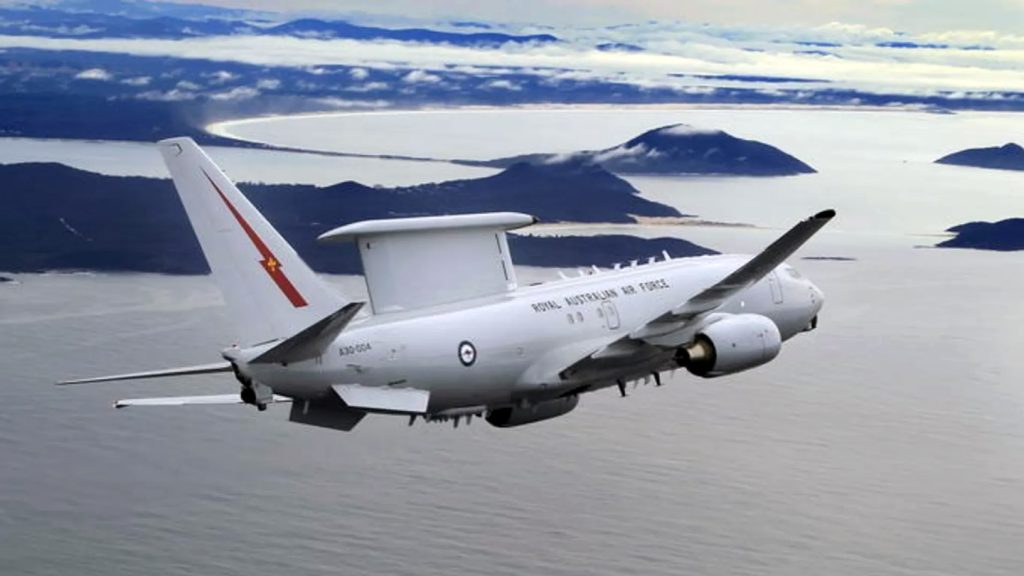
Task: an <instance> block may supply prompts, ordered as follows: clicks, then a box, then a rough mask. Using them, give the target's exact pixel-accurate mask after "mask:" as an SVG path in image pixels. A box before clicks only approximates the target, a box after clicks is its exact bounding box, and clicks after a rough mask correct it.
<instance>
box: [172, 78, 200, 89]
mask: <svg viewBox="0 0 1024 576" xmlns="http://www.w3.org/2000/svg"><path fill="white" fill-rule="evenodd" d="M174 87H175V88H177V89H179V90H199V89H200V88H202V86H200V85H199V84H196V83H195V82H190V81H188V80H182V81H181V82H178V83H177V84H175V86H174Z"/></svg>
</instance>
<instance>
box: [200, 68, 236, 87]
mask: <svg viewBox="0 0 1024 576" xmlns="http://www.w3.org/2000/svg"><path fill="white" fill-rule="evenodd" d="M203 76H206V77H207V78H209V79H210V83H211V84H223V83H225V82H229V81H231V80H234V79H235V78H237V77H238V76H236V75H234V74H232V73H231V72H228V71H227V70H218V71H216V72H211V73H209V74H203Z"/></svg>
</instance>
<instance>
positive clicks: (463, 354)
mask: <svg viewBox="0 0 1024 576" xmlns="http://www.w3.org/2000/svg"><path fill="white" fill-rule="evenodd" d="M459 362H462V365H463V366H467V367H468V366H472V365H473V363H474V362H476V347H475V346H473V343H472V342H470V341H469V340H463V341H462V342H461V343H460V344H459Z"/></svg>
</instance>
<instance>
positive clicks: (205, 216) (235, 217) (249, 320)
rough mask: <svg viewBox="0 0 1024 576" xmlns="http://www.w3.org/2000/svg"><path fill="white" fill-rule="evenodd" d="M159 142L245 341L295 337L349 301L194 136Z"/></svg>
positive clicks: (241, 338) (242, 340)
mask: <svg viewBox="0 0 1024 576" xmlns="http://www.w3.org/2000/svg"><path fill="white" fill-rule="evenodd" d="M159 145H160V153H161V154H163V157H164V163H166V164H167V169H168V170H169V171H170V173H171V177H172V178H173V179H174V186H175V188H177V189H178V196H180V197H181V203H182V204H184V205H185V212H187V213H188V219H189V220H190V221H191V223H192V229H193V230H195V233H196V236H197V237H198V238H199V244H200V246H202V248H203V254H205V255H206V260H207V262H209V264H210V269H211V270H212V271H213V277H214V280H215V281H216V282H217V285H218V286H219V287H220V290H221V292H222V293H223V294H224V300H225V302H226V303H227V305H228V308H229V311H230V313H231V318H232V320H233V321H234V322H235V325H236V328H237V330H238V333H237V337H238V339H239V343H240V344H243V345H249V344H256V343H262V342H267V341H270V340H274V339H277V338H285V337H288V336H291V335H293V334H295V333H297V332H299V331H300V330H302V329H304V328H306V327H308V326H310V325H311V324H314V323H315V322H317V321H319V320H321V319H323V318H324V317H325V316H328V315H329V314H332V313H333V312H336V311H337V310H338V308H340V307H342V306H343V305H344V304H345V300H344V299H343V298H342V297H341V295H340V294H339V293H337V292H336V291H335V290H333V289H332V288H330V287H329V286H327V285H326V284H325V283H324V282H323V281H322V280H320V279H319V278H317V276H316V274H315V273H314V272H313V271H312V270H311V269H310V268H309V267H308V266H307V265H306V263H305V262H303V261H302V259H301V258H299V255H298V254H297V253H296V252H295V250H294V249H293V248H292V247H291V246H289V245H288V243H287V242H285V240H284V238H282V237H281V235H280V234H278V233H277V231H276V230H274V228H273V226H271V225H270V223H269V222H267V221H266V219H264V218H263V215H261V214H260V213H259V211H257V210H256V208H255V207H253V205H252V204H251V203H249V201H248V200H247V199H246V198H245V196H243V195H242V193H241V192H239V191H238V188H236V187H235V185H234V184H232V182H231V180H229V179H228V177H227V176H225V175H224V173H223V172H222V171H221V170H220V168H218V167H217V165H216V164H214V163H213V161H212V160H210V157H209V156H207V155H206V153H205V152H203V150H202V149H201V148H199V146H197V145H196V143H195V142H193V141H192V139H191V138H171V139H168V140H162V141H160V142H159Z"/></svg>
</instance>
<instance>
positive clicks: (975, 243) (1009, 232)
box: [936, 218, 1024, 252]
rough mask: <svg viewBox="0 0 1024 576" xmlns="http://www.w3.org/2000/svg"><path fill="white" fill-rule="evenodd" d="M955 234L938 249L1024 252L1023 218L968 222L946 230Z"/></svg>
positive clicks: (940, 243)
mask: <svg viewBox="0 0 1024 576" xmlns="http://www.w3.org/2000/svg"><path fill="white" fill-rule="evenodd" d="M946 231H947V232H952V233H954V234H956V236H954V237H953V238H950V239H949V240H946V241H944V242H939V243H938V244H937V245H936V247H938V248H974V249H977V250H999V251H1004V252H1008V251H1013V250H1024V218H1007V219H1006V220H1000V221H998V222H968V223H966V224H960V225H958V226H953V227H952V228H949V229H947V230H946Z"/></svg>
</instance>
